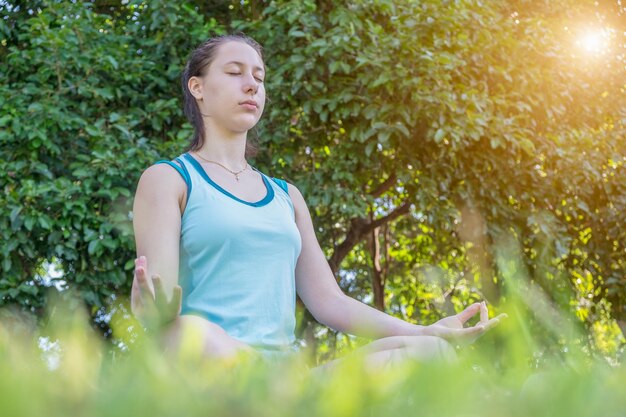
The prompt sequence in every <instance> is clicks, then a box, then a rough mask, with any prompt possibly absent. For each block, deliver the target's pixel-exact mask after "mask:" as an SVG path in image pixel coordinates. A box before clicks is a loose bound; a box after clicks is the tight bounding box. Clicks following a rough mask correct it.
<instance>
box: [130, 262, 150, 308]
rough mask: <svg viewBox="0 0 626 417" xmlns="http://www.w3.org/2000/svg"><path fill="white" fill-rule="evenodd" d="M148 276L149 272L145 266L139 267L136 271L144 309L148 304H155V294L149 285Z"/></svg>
mask: <svg viewBox="0 0 626 417" xmlns="http://www.w3.org/2000/svg"><path fill="white" fill-rule="evenodd" d="M146 275H147V272H146V269H145V268H144V267H143V266H138V267H137V268H136V269H135V276H136V277H137V283H138V284H139V285H138V286H139V288H138V292H139V297H140V298H141V302H142V304H143V306H144V307H146V306H147V305H148V304H154V294H153V292H152V288H151V286H150V284H149V283H148V279H147V277H146Z"/></svg>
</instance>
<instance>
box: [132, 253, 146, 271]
mask: <svg viewBox="0 0 626 417" xmlns="http://www.w3.org/2000/svg"><path fill="white" fill-rule="evenodd" d="M137 266H141V267H144V268H145V269H148V258H146V257H145V256H143V255H142V256H140V257H139V258H136V259H135V267H137Z"/></svg>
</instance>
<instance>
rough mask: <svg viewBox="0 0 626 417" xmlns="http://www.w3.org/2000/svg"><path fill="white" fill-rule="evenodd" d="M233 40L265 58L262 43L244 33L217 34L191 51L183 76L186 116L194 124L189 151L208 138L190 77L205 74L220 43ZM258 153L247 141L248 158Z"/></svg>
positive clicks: (198, 146) (251, 143)
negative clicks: (190, 88) (191, 87)
mask: <svg viewBox="0 0 626 417" xmlns="http://www.w3.org/2000/svg"><path fill="white" fill-rule="evenodd" d="M231 41H236V42H243V43H245V44H247V45H249V46H251V47H252V48H253V49H254V50H255V51H257V53H258V54H259V56H260V57H261V60H263V48H262V47H261V45H260V44H259V43H258V42H257V41H255V40H254V39H252V38H250V37H248V36H246V35H244V34H243V33H238V34H230V35H220V36H215V37H213V38H211V39H209V40H207V41H204V42H203V43H202V44H201V45H200V46H198V47H197V48H196V49H195V50H194V51H193V52H192V53H191V56H190V57H189V61H187V65H185V69H184V70H183V74H182V76H181V83H182V87H183V97H184V111H185V116H187V119H188V120H189V122H190V123H191V125H192V126H193V130H194V133H193V138H192V140H191V143H190V144H189V146H188V147H187V149H186V151H187V152H188V151H194V150H197V149H199V148H200V147H201V146H202V145H203V144H204V140H205V139H206V138H205V137H204V120H203V119H202V113H201V112H200V108H199V107H198V103H197V102H196V98H195V97H194V96H193V95H192V94H191V91H189V79H190V78H191V77H201V76H203V75H204V72H205V71H206V69H207V68H208V67H209V65H211V63H212V62H213V60H214V59H215V54H216V53H217V48H218V47H219V46H220V45H223V44H225V43H226V42H231ZM256 153H257V146H256V144H255V143H253V142H252V141H251V140H250V139H248V140H247V142H246V158H248V157H253V156H255V155H256Z"/></svg>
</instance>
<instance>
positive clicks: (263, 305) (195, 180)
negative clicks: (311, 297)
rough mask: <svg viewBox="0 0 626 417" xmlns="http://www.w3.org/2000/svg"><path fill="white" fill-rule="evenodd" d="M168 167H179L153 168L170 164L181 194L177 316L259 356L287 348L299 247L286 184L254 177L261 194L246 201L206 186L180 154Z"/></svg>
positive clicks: (187, 158)
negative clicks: (218, 331) (183, 188)
mask: <svg viewBox="0 0 626 417" xmlns="http://www.w3.org/2000/svg"><path fill="white" fill-rule="evenodd" d="M176 161H177V162H178V163H180V164H182V167H181V166H180V165H178V164H176V163H172V162H170V161H159V163H160V162H166V163H168V164H170V165H171V166H174V165H176V166H174V168H176V169H177V170H178V171H179V172H180V173H181V175H182V176H183V178H184V179H185V181H186V182H187V187H188V188H187V205H186V207H185V211H184V213H183V216H182V219H181V237H180V267H179V283H180V285H181V287H182V289H183V302H182V311H181V314H197V315H200V316H202V317H205V318H206V319H207V320H209V321H211V322H213V323H215V324H217V325H219V326H221V327H222V328H223V329H224V330H225V331H226V332H227V333H228V334H229V335H230V336H232V337H234V338H235V339H238V340H240V341H242V342H244V343H247V344H249V345H251V346H253V347H255V348H257V349H259V350H261V351H263V350H269V351H272V350H284V349H286V348H289V346H293V344H294V342H295V335H294V330H295V324H296V323H295V302H296V288H295V269H296V261H297V259H298V256H299V254H300V250H301V247H302V242H301V238H300V233H299V231H298V228H297V226H296V223H295V215H294V209H293V205H292V202H291V199H290V197H289V194H288V193H287V186H286V183H285V182H284V181H282V180H276V179H270V178H268V177H266V176H265V175H264V174H262V173H260V174H261V177H262V179H263V183H264V184H265V188H266V195H265V197H264V198H263V199H261V200H260V201H257V202H247V201H244V200H241V199H239V198H237V197H235V196H234V195H232V194H230V193H229V192H228V191H226V190H224V189H223V188H221V187H220V186H219V185H218V184H216V183H215V182H213V181H212V180H211V178H210V177H209V176H208V175H207V173H206V172H205V171H204V169H203V168H202V166H201V165H200V164H199V163H198V161H196V160H195V159H194V158H193V157H192V156H191V155H189V154H188V153H185V154H183V155H181V156H180V157H179V158H176ZM181 168H182V169H181ZM257 172H258V171H257Z"/></svg>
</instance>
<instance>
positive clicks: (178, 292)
mask: <svg viewBox="0 0 626 417" xmlns="http://www.w3.org/2000/svg"><path fill="white" fill-rule="evenodd" d="M182 304H183V289H182V288H181V287H180V286H179V285H177V286H175V287H174V290H173V292H172V300H171V301H170V311H171V312H172V313H173V314H175V315H178V314H180V310H181V307H182Z"/></svg>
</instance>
